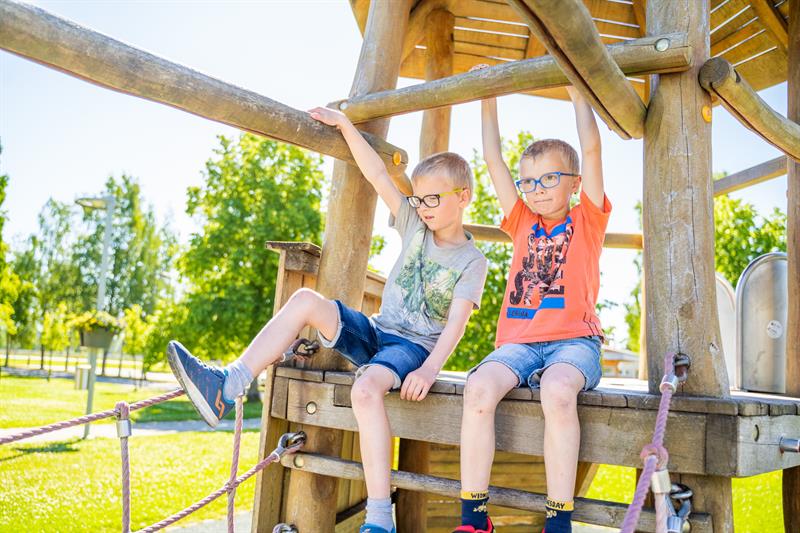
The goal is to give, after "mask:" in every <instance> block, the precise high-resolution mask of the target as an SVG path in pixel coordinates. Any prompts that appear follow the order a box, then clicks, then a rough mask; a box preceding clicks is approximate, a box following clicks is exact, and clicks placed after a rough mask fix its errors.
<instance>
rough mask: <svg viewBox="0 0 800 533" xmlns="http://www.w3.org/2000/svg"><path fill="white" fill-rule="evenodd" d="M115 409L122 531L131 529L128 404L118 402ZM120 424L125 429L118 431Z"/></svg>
mask: <svg viewBox="0 0 800 533" xmlns="http://www.w3.org/2000/svg"><path fill="white" fill-rule="evenodd" d="M116 411H117V432H118V433H119V446H120V452H121V454H122V531H123V533H128V532H129V531H130V530H131V465H130V458H129V456H128V436H129V435H130V419H129V415H130V406H129V405H128V403H127V402H119V403H117V407H116ZM120 425H122V426H123V427H126V428H127V431H120Z"/></svg>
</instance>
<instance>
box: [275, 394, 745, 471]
mask: <svg viewBox="0 0 800 533" xmlns="http://www.w3.org/2000/svg"><path fill="white" fill-rule="evenodd" d="M335 391H336V398H337V400H344V401H345V402H347V401H349V390H348V387H347V386H346V385H334V384H331V383H313V382H301V381H296V380H291V381H290V382H289V402H288V406H287V417H288V419H289V420H290V421H292V422H297V423H302V424H311V425H316V426H322V427H330V428H337V429H345V430H355V429H356V421H355V418H354V416H353V414H352V410H351V409H350V408H349V407H345V406H339V405H336V403H335V400H334V392H335ZM309 402H313V403H314V408H312V409H310V410H312V411H313V413H309V412H308V410H307V406H308V404H309ZM385 405H386V409H387V413H388V415H389V420H390V421H391V427H392V431H393V433H394V434H395V435H396V436H398V437H401V438H407V439H414V440H422V441H426V442H434V443H441V444H457V443H458V442H459V439H460V427H461V410H462V401H461V398H460V397H459V396H454V395H449V394H429V395H428V397H427V398H425V400H423V401H422V402H419V403H417V402H408V401H403V400H401V399H400V397H399V394H398V393H397V392H393V393H391V394H389V395H388V396H387V397H386V399H385ZM423 411H424V412H425V416H424V417H420V416H419V413H420V412H423ZM655 415H656V412H655V411H636V410H633V409H627V408H625V407H595V406H585V405H579V406H578V416H579V418H580V421H581V451H580V456H579V459H580V460H581V461H586V462H592V463H605V464H619V465H624V466H638V465H641V458H640V457H639V452H640V451H641V448H642V446H643V445H644V444H645V443H646V442H649V440H650V438H651V437H652V428H653V427H654V426H653V424H654V423H655ZM668 427H669V431H668V432H667V438H666V446H667V448H668V449H669V450H670V470H673V471H676V472H678V471H684V472H692V473H704V469H705V465H704V462H705V460H704V457H703V456H702V454H698V453H697V450H702V449H705V416H704V415H698V414H692V413H679V412H676V413H671V414H670V415H669V426H668ZM496 428H497V430H496V431H497V449H498V450H503V451H509V452H514V453H523V454H528V455H542V453H543V437H544V415H543V413H542V410H541V406H540V405H539V403H538V402H530V401H517V400H503V401H502V402H500V405H499V406H498V410H497V417H496ZM734 438H735V435H730V436H729V440H730V441H732V440H733V439H734ZM713 473H715V474H716V473H717V472H713ZM719 474H722V475H725V474H727V475H731V474H732V473H731V472H719Z"/></svg>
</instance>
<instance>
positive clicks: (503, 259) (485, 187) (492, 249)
mask: <svg viewBox="0 0 800 533" xmlns="http://www.w3.org/2000/svg"><path fill="white" fill-rule="evenodd" d="M531 142H533V136H532V135H531V134H530V133H528V132H520V133H519V134H518V135H517V138H516V139H513V140H511V141H504V142H503V155H504V157H505V160H506V163H507V164H508V167H509V169H510V170H511V175H512V176H513V177H514V179H516V178H517V173H518V169H519V156H520V155H521V154H522V152H523V150H524V149H525V147H526V146H528V145H529V144H530V143H531ZM472 169H473V172H474V175H475V190H474V191H473V195H472V203H471V204H470V207H469V212H468V218H469V220H471V221H472V222H474V223H476V224H493V225H498V224H500V221H501V220H502V218H503V214H502V209H501V208H500V202H499V201H498V200H497V194H496V193H495V191H494V187H493V185H492V183H491V179H490V178H489V170H488V169H487V168H486V163H485V162H484V161H483V159H482V158H481V157H480V156H479V155H478V153H477V152H475V153H474V154H473V157H472ZM477 246H478V248H479V249H480V250H481V251H482V252H483V254H484V255H485V256H486V259H487V260H488V262H489V271H488V273H487V275H486V285H485V288H484V290H483V298H482V299H481V308H480V309H479V310H478V311H477V312H474V313H473V314H472V317H471V318H470V320H469V324H468V325H467V329H466V331H465V332H464V337H463V338H462V339H461V342H460V343H459V344H458V347H457V348H456V351H455V353H454V354H453V355H452V356H451V357H450V359H449V360H448V362H447V368H448V369H450V370H467V369H469V368H472V367H473V366H475V365H476V364H478V363H479V362H480V361H481V359H483V358H484V357H486V356H487V355H488V354H489V353H490V352H491V351H492V350H493V349H494V340H495V333H496V330H497V317H498V316H500V307H501V306H502V305H503V295H504V294H505V289H506V279H507V278H508V269H509V267H510V265H511V255H512V252H513V250H512V248H511V246H509V245H508V244H504V243H496V242H478V243H477Z"/></svg>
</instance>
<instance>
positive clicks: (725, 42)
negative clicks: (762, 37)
mask: <svg viewBox="0 0 800 533" xmlns="http://www.w3.org/2000/svg"><path fill="white" fill-rule="evenodd" d="M747 13H748V12H745V13H743V14H742V15H746V14H747ZM763 31H764V28H763V27H762V26H761V25H760V24H759V23H758V21H757V19H751V20H750V22H748V23H747V24H744V25H742V26H741V27H738V28H737V29H736V30H735V31H732V32H731V33H730V34H729V35H725V36H722V35H720V36H719V37H720V38H719V40H716V41H712V43H711V55H712V57H716V56H718V55H720V54H722V53H724V52H727V51H728V50H730V49H731V48H733V47H734V46H736V45H738V44H740V43H741V42H743V41H745V40H746V39H749V38H751V37H753V36H754V35H756V34H757V33H759V32H763ZM716 36H717V34H715V37H716Z"/></svg>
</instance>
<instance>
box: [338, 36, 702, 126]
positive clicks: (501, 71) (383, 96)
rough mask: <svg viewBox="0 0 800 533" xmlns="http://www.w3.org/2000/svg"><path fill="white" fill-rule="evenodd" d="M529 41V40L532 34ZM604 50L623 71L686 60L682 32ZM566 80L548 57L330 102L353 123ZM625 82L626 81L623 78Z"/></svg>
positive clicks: (673, 67) (684, 66)
mask: <svg viewBox="0 0 800 533" xmlns="http://www.w3.org/2000/svg"><path fill="white" fill-rule="evenodd" d="M533 39H534V40H535V38H533ZM608 53H609V55H610V56H611V59H612V61H614V62H615V63H616V64H617V65H619V68H620V69H621V70H622V72H624V73H625V74H627V75H630V76H636V75H643V74H654V73H666V72H682V71H685V70H688V69H689V67H690V66H691V63H692V59H691V58H692V48H691V47H690V46H689V45H688V44H687V41H686V34H685V33H669V34H665V35H656V36H652V37H643V38H641V39H632V40H630V41H627V42H625V43H616V44H612V45H610V46H608ZM569 83H570V81H569V79H568V78H567V76H566V75H565V74H564V72H563V71H562V70H561V67H560V66H559V64H558V62H557V61H556V59H554V58H553V57H552V56H550V55H547V56H541V57H536V58H532V59H525V60H522V61H513V62H510V63H504V64H502V65H495V66H493V67H489V68H486V69H483V70H479V71H475V72H465V73H463V74H458V75H456V76H450V77H447V78H442V79H440V80H435V81H431V82H426V83H418V84H416V85H411V86H410V87H404V88H402V89H396V90H392V91H382V92H375V93H371V94H367V95H364V96H359V97H353V98H350V99H348V100H339V101H337V102H333V103H331V104H330V105H331V106H334V107H336V106H338V107H339V108H340V109H341V110H342V111H343V112H344V113H345V114H346V115H347V116H348V117H349V118H350V120H352V121H353V122H355V123H359V122H364V121H367V120H372V119H374V118H383V117H390V116H395V115H401V114H404V113H412V112H415V111H421V110H424V109H432V108H434V107H442V106H449V105H454V104H461V103H464V102H471V101H473V100H479V99H481V98H488V97H491V96H501V95H504V94H512V93H518V92H522V91H532V90H540V89H548V88H553V87H562V86H564V85H568V84H569ZM626 83H627V82H626Z"/></svg>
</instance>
